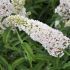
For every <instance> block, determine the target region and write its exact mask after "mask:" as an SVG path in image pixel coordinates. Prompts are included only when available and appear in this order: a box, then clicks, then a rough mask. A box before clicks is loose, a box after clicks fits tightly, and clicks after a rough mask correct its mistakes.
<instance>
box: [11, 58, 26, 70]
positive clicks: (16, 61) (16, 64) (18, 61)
mask: <svg viewBox="0 0 70 70" xmlns="http://www.w3.org/2000/svg"><path fill="white" fill-rule="evenodd" d="M24 60H25V59H24V58H23V57H21V58H19V59H16V60H15V61H14V62H13V63H12V68H13V70H14V69H15V68H17V67H18V66H19V65H20V64H22V63H23V62H24Z"/></svg>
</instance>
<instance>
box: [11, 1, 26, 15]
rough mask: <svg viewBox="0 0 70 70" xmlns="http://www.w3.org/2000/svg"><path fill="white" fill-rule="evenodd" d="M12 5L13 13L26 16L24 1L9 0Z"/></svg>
mask: <svg viewBox="0 0 70 70" xmlns="http://www.w3.org/2000/svg"><path fill="white" fill-rule="evenodd" d="M11 1H12V4H13V5H14V8H15V12H16V13H17V14H20V15H24V14H26V8H25V7H24V5H25V0H11Z"/></svg>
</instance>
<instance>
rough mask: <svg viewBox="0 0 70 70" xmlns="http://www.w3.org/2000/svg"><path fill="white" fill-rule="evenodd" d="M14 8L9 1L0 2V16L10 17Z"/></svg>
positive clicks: (0, 0)
mask: <svg viewBox="0 0 70 70" xmlns="http://www.w3.org/2000/svg"><path fill="white" fill-rule="evenodd" d="M13 11H14V6H13V5H12V4H11V3H10V1H9V0H0V16H2V17H4V16H9V15H11V14H12V13H13Z"/></svg>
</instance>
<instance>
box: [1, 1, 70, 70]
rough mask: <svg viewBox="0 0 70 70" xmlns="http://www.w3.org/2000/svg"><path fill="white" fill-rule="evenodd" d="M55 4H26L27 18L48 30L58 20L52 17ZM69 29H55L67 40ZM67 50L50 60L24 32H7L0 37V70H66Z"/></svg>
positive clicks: (68, 67)
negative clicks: (48, 26) (37, 21)
mask: <svg viewBox="0 0 70 70" xmlns="http://www.w3.org/2000/svg"><path fill="white" fill-rule="evenodd" d="M58 4H59V0H26V5H25V6H26V8H27V11H30V12H31V15H29V18H33V19H36V20H40V21H42V22H44V23H46V24H48V25H50V26H52V27H54V21H55V20H56V19H60V17H59V16H58V15H57V14H55V13H54V9H55V7H56V6H57V5H58ZM61 23H62V22H61ZM69 29H70V28H68V27H67V28H64V27H63V25H61V27H60V28H59V30H61V31H62V32H63V33H64V34H65V35H67V36H68V37H69V35H70V33H69ZM69 53H70V50H69V49H67V51H65V55H64V56H63V57H62V58H55V57H52V56H50V55H49V54H48V53H47V51H46V50H45V49H44V48H43V47H42V45H41V44H40V43H38V42H35V41H33V40H32V39H31V38H30V37H29V36H28V35H27V34H26V33H25V32H23V31H22V32H20V31H19V30H18V29H16V30H15V32H13V31H12V30H11V28H10V27H9V28H7V29H6V30H5V31H4V33H3V34H0V70H70V54H69Z"/></svg>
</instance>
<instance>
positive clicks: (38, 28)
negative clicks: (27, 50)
mask: <svg viewBox="0 0 70 70" xmlns="http://www.w3.org/2000/svg"><path fill="white" fill-rule="evenodd" d="M7 21H8V22H9V23H10V24H12V25H14V26H15V27H18V29H19V30H22V31H25V32H26V33H27V34H28V35H29V36H30V37H31V39H33V40H34V41H37V42H39V43H41V44H42V46H43V47H44V48H45V49H46V50H47V51H48V53H49V54H50V55H52V56H54V57H58V56H59V57H62V56H63V55H64V52H63V50H64V49H65V48H68V46H69V44H70V39H69V38H68V37H66V36H64V35H63V33H62V32H61V31H59V30H56V29H53V28H51V27H49V26H48V25H47V24H44V23H42V22H40V21H38V20H33V19H28V18H25V17H23V16H19V15H15V16H10V17H8V18H7Z"/></svg>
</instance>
